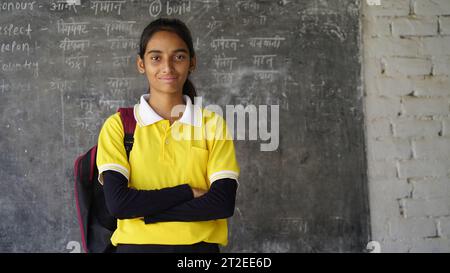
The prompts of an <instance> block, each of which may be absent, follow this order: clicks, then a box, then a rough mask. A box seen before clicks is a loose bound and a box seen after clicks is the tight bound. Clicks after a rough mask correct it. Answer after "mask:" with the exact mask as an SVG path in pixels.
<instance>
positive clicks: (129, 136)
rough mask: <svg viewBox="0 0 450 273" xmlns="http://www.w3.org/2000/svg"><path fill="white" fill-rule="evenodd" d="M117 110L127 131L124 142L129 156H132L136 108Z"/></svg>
mask: <svg viewBox="0 0 450 273" xmlns="http://www.w3.org/2000/svg"><path fill="white" fill-rule="evenodd" d="M117 112H119V113H120V119H121V120H122V124H123V131H124V133H125V137H124V144H125V150H126V151H127V157H128V158H130V152H131V149H133V143H134V130H135V129H136V119H135V118H134V108H119V110H117Z"/></svg>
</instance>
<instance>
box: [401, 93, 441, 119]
mask: <svg viewBox="0 0 450 273" xmlns="http://www.w3.org/2000/svg"><path fill="white" fill-rule="evenodd" d="M449 108H450V106H449V102H448V100H446V99H440V98H424V97H404V98H403V101H402V109H403V111H404V112H403V113H404V114H405V115H448V114H449V111H450V109H449Z"/></svg>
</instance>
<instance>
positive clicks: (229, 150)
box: [207, 114, 240, 183]
mask: <svg viewBox="0 0 450 273" xmlns="http://www.w3.org/2000/svg"><path fill="white" fill-rule="evenodd" d="M215 119H216V120H215V122H214V125H215V126H212V128H210V129H211V132H210V135H211V133H212V135H213V137H211V139H209V140H208V142H209V143H210V145H208V146H209V152H210V154H209V158H208V165H207V175H208V178H209V181H210V182H211V183H213V182H214V181H216V180H219V179H223V178H232V179H235V180H236V181H237V180H238V177H239V172H240V170H239V164H238V162H237V160H236V153H235V149H234V143H233V139H232V137H231V135H230V133H229V130H228V127H227V124H226V122H225V120H224V119H223V118H222V117H221V116H220V115H217V114H216V115H215Z"/></svg>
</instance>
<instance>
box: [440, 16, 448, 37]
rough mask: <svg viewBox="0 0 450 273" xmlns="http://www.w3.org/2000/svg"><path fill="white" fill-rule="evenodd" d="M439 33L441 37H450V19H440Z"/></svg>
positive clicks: (442, 17)
mask: <svg viewBox="0 0 450 273" xmlns="http://www.w3.org/2000/svg"><path fill="white" fill-rule="evenodd" d="M439 31H440V34H441V35H450V17H446V16H445V17H444V16H441V17H439Z"/></svg>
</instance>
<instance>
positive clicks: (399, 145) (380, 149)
mask: <svg viewBox="0 0 450 273" xmlns="http://www.w3.org/2000/svg"><path fill="white" fill-rule="evenodd" d="M367 144H368V147H367V148H368V149H367V156H368V158H369V159H374V160H383V159H388V160H389V159H408V158H411V157H412V150H411V144H410V142H409V140H405V139H394V138H382V139H381V140H374V141H369V142H368V143H367Z"/></svg>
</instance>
